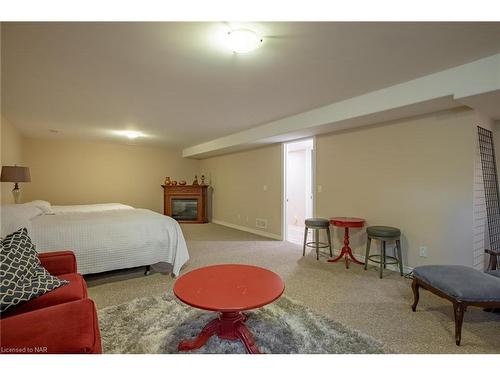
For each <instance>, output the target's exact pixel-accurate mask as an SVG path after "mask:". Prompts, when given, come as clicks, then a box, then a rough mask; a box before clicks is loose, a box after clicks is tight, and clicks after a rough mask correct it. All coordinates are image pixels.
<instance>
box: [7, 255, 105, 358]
mask: <svg viewBox="0 0 500 375" xmlns="http://www.w3.org/2000/svg"><path fill="white" fill-rule="evenodd" d="M39 259H40V261H41V263H42V265H43V266H44V267H45V268H46V269H47V271H49V273H51V274H52V275H54V276H57V277H59V278H60V279H64V280H68V281H69V284H66V285H63V286H61V287H59V288H57V289H54V290H53V291H51V292H49V293H46V294H44V295H42V296H40V297H38V298H35V299H32V300H31V301H28V302H25V303H23V304H21V305H19V306H16V307H14V308H12V309H10V310H7V312H5V313H3V314H2V317H1V319H0V353H11V354H14V353H30V354H36V353H53V354H54V353H101V336H100V332H99V324H98V320H97V313H96V308H95V305H94V302H93V301H92V300H90V299H88V298H87V297H88V296H87V284H86V283H85V280H84V279H83V277H82V276H81V275H80V274H78V273H76V258H75V255H74V254H73V253H72V252H71V251H58V252H51V253H42V254H39Z"/></svg>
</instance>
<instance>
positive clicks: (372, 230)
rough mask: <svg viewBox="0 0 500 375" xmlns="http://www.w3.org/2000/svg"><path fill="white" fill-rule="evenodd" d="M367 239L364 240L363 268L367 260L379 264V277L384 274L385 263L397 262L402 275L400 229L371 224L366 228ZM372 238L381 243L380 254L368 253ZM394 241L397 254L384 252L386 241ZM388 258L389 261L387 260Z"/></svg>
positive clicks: (366, 265)
mask: <svg viewBox="0 0 500 375" xmlns="http://www.w3.org/2000/svg"><path fill="white" fill-rule="evenodd" d="M366 234H367V235H368V240H367V241H366V255H365V270H366V269H367V267H368V261H370V260H371V261H372V262H375V263H378V264H380V278H382V277H383V275H384V268H386V266H387V264H399V271H400V273H401V276H403V256H402V254H401V231H400V230H399V229H398V228H394V227H387V226H381V225H378V226H371V227H368V228H366ZM372 239H374V240H379V241H381V243H382V248H381V250H380V254H374V255H370V245H371V241H372ZM388 241H395V242H396V249H397V255H396V256H389V255H386V253H385V247H386V242H388ZM388 259H389V261H388Z"/></svg>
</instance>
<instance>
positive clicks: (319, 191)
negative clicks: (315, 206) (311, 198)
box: [318, 185, 323, 193]
mask: <svg viewBox="0 0 500 375" xmlns="http://www.w3.org/2000/svg"><path fill="white" fill-rule="evenodd" d="M322 191H323V186H321V185H318V193H321V192H322Z"/></svg>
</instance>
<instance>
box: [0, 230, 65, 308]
mask: <svg viewBox="0 0 500 375" xmlns="http://www.w3.org/2000/svg"><path fill="white" fill-rule="evenodd" d="M64 284H68V281H66V280H60V279H58V278H57V277H55V276H52V275H51V274H50V273H48V272H47V270H46V269H45V268H43V267H42V265H41V264H40V260H39V259H38V255H37V252H36V251H35V245H33V243H32V242H31V239H30V237H29V236H28V231H27V229H26V228H22V229H19V230H18V231H16V232H14V233H12V234H9V235H8V236H6V237H5V238H4V239H2V247H1V250H0V312H4V311H6V310H7V309H9V308H11V307H13V306H16V305H18V304H20V303H22V302H26V301H29V300H31V299H33V298H36V297H38V296H41V295H42V294H45V293H47V292H50V291H51V290H53V289H56V288H58V287H60V286H61V285H64Z"/></svg>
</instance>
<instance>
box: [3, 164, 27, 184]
mask: <svg viewBox="0 0 500 375" xmlns="http://www.w3.org/2000/svg"><path fill="white" fill-rule="evenodd" d="M0 181H2V182H16V183H17V182H30V181H31V177H30V169H29V168H28V167H18V166H17V165H15V166H8V165H4V166H2V174H1V175H0Z"/></svg>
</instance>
